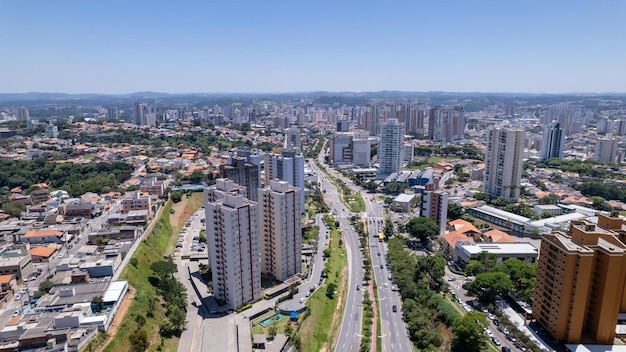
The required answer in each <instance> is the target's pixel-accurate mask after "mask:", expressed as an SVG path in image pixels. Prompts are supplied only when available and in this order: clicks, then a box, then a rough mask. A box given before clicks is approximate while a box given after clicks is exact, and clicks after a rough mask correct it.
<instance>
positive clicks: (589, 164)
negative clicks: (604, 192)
mask: <svg viewBox="0 0 626 352" xmlns="http://www.w3.org/2000/svg"><path fill="white" fill-rule="evenodd" d="M535 166H536V167H541V168H554V169H559V170H561V171H563V172H576V173H578V174H579V175H580V177H591V178H598V179H607V178H612V179H618V180H624V179H626V175H624V174H623V173H621V172H619V165H617V164H615V163H604V162H600V161H596V160H591V159H587V160H584V161H583V160H577V159H575V160H561V159H548V160H546V161H544V162H539V163H536V164H535Z"/></svg>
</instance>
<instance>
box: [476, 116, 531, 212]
mask: <svg viewBox="0 0 626 352" xmlns="http://www.w3.org/2000/svg"><path fill="white" fill-rule="evenodd" d="M525 139H526V134H525V133H524V130H521V129H513V128H507V127H495V128H492V129H490V130H489V132H488V135H487V152H486V153H485V175H484V179H483V192H484V193H486V194H488V195H490V196H492V197H494V198H497V197H504V198H506V199H509V200H511V201H513V202H516V201H517V199H518V198H519V196H520V189H521V184H520V183H521V180H522V171H523V166H524V162H523V159H522V158H523V156H524V155H523V154H524V140H525Z"/></svg>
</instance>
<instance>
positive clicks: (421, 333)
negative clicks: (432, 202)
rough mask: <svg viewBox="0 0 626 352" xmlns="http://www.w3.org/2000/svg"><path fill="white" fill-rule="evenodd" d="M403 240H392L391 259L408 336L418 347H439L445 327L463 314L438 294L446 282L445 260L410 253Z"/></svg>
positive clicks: (389, 255) (429, 348) (432, 348)
mask: <svg viewBox="0 0 626 352" xmlns="http://www.w3.org/2000/svg"><path fill="white" fill-rule="evenodd" d="M404 243H405V240H404V239H401V238H398V237H395V238H392V239H390V240H389V242H388V260H389V264H390V266H391V270H392V272H393V275H394V278H395V281H396V284H397V285H398V289H399V290H400V295H401V297H402V304H403V311H404V318H405V320H406V322H407V328H408V330H409V338H410V339H411V341H412V342H413V343H414V344H415V346H416V347H417V348H418V349H419V350H428V351H433V350H437V349H439V348H440V346H442V344H443V342H444V338H443V334H442V331H443V329H444V328H445V327H452V326H453V324H454V322H455V321H456V319H457V318H459V317H460V315H459V313H458V312H457V311H456V310H455V309H454V308H453V307H452V306H451V305H450V304H449V302H447V301H446V300H445V299H444V298H443V297H442V296H441V295H440V294H439V290H440V289H441V288H442V286H443V285H445V283H444V282H443V280H442V278H443V275H444V274H445V261H444V260H443V259H442V258H439V257H436V256H426V257H417V256H416V255H414V254H409V253H408V252H407V251H406V250H405V248H404Z"/></svg>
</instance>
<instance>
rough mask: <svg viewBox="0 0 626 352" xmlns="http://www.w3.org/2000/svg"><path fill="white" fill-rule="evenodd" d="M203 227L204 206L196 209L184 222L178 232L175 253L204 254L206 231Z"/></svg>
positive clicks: (205, 250)
mask: <svg viewBox="0 0 626 352" xmlns="http://www.w3.org/2000/svg"><path fill="white" fill-rule="evenodd" d="M205 231H206V230H205V227H204V208H200V209H199V210H198V211H196V212H195V213H194V214H193V215H191V217H189V219H187V222H186V223H185V226H184V227H183V228H182V229H181V230H180V233H179V234H178V241H177V242H176V249H175V253H176V254H177V255H183V256H189V255H203V254H204V255H206V254H207V244H206V233H205Z"/></svg>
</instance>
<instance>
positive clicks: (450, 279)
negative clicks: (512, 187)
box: [448, 277, 456, 281]
mask: <svg viewBox="0 0 626 352" xmlns="http://www.w3.org/2000/svg"><path fill="white" fill-rule="evenodd" d="M455 280H456V278H455V277H449V278H448V281H455Z"/></svg>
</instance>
